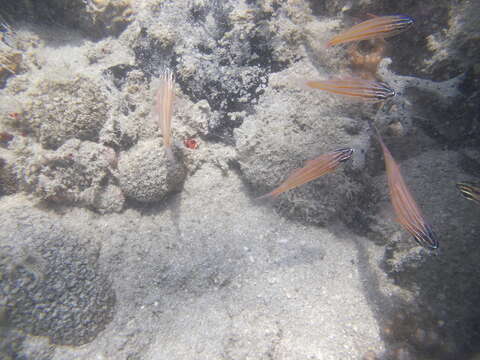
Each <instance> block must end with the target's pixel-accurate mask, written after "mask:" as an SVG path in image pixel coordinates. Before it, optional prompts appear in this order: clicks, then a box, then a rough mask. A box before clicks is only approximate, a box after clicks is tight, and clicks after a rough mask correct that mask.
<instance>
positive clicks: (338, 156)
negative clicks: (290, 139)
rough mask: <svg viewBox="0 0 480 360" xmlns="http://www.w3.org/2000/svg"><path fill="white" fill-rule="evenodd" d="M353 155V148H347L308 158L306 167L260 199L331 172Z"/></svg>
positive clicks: (293, 173) (298, 170) (295, 171)
mask: <svg viewBox="0 0 480 360" xmlns="http://www.w3.org/2000/svg"><path fill="white" fill-rule="evenodd" d="M352 155H353V149H350V148H345V149H338V150H335V151H332V152H329V153H327V154H323V155H320V156H319V157H317V158H315V159H313V160H308V161H307V162H306V163H305V166H304V167H302V168H300V169H296V170H294V171H293V172H292V173H291V174H290V176H289V177H288V178H287V179H286V180H285V181H284V182H283V183H282V184H281V185H280V186H279V187H277V188H276V189H274V190H273V191H271V192H269V193H268V194H265V195H263V196H260V197H259V198H258V199H262V198H266V197H276V196H278V195H280V194H281V193H284V192H285V191H288V190H291V189H294V188H296V187H298V186H301V185H303V184H306V183H307V182H309V181H312V180H315V179H316V178H319V177H320V176H323V175H325V174H328V173H331V172H332V171H334V170H335V169H336V168H337V167H339V166H340V164H341V163H343V162H345V161H347V160H348V159H350V158H351V157H352Z"/></svg>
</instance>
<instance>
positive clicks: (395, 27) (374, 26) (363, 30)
mask: <svg viewBox="0 0 480 360" xmlns="http://www.w3.org/2000/svg"><path fill="white" fill-rule="evenodd" d="M414 22H415V21H414V20H413V19H412V18H411V17H410V16H406V15H391V16H375V17H374V18H373V19H370V20H367V21H364V22H361V23H360V24H357V25H355V26H353V27H351V28H350V29H348V30H346V31H344V32H342V33H340V34H338V35H337V36H335V37H333V38H332V39H331V40H330V41H329V42H328V43H327V47H329V46H333V45H338V44H344V43H348V42H352V41H361V40H368V39H375V38H387V37H390V36H394V35H397V34H399V33H401V32H402V31H405V30H406V29H408V28H409V27H410V26H412V25H413V23H414Z"/></svg>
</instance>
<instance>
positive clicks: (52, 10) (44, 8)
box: [2, 0, 133, 39]
mask: <svg viewBox="0 0 480 360" xmlns="http://www.w3.org/2000/svg"><path fill="white" fill-rule="evenodd" d="M2 10H3V12H4V13H5V14H7V15H8V18H9V19H12V20H29V21H34V22H41V23H46V24H50V25H53V24H57V25H58V24H62V25H64V26H68V27H70V28H72V29H80V30H82V31H83V32H84V33H85V34H86V35H87V36H89V37H92V38H93V39H99V38H101V37H104V36H108V35H111V36H117V35H119V34H120V33H121V32H122V31H123V30H124V29H125V27H126V26H127V25H128V23H129V22H130V21H131V16H132V14H133V10H132V8H131V1H130V0H71V1H67V2H66V1H64V0H47V1H42V2H37V1H33V0H19V1H14V2H7V3H5V4H2Z"/></svg>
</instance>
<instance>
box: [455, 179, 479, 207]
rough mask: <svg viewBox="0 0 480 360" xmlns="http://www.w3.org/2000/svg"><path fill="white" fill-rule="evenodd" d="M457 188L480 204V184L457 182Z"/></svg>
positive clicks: (466, 196)
mask: <svg viewBox="0 0 480 360" xmlns="http://www.w3.org/2000/svg"><path fill="white" fill-rule="evenodd" d="M457 189H458V190H460V194H462V196H463V197H464V198H465V199H468V200H472V201H474V202H475V203H477V204H478V205H480V184H476V183H472V182H463V183H458V184H457Z"/></svg>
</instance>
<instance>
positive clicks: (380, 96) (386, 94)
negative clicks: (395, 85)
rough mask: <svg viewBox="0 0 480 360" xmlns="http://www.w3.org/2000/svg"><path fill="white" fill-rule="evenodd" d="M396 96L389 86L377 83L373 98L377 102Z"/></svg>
mask: <svg viewBox="0 0 480 360" xmlns="http://www.w3.org/2000/svg"><path fill="white" fill-rule="evenodd" d="M395 95H396V92H395V90H393V89H392V88H391V87H390V85H388V84H387V83H385V82H377V86H376V89H375V98H376V99H377V100H381V101H383V100H387V99H390V98H391V97H394V96H395Z"/></svg>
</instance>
